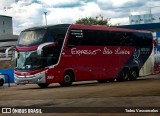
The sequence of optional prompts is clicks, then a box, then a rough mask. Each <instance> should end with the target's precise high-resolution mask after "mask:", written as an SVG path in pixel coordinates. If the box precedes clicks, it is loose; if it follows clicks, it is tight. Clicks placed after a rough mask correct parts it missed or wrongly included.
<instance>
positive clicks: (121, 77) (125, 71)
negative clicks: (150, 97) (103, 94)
mask: <svg viewBox="0 0 160 116" xmlns="http://www.w3.org/2000/svg"><path fill="white" fill-rule="evenodd" d="M128 79H129V70H128V69H127V68H124V69H123V70H122V71H121V73H120V75H119V76H118V77H117V79H116V80H117V81H127V80H128Z"/></svg>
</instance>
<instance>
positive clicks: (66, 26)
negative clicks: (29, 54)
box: [23, 24, 70, 31]
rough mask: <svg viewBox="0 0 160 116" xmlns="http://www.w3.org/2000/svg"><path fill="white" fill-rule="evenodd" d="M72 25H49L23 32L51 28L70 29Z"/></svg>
mask: <svg viewBox="0 0 160 116" xmlns="http://www.w3.org/2000/svg"><path fill="white" fill-rule="evenodd" d="M69 26H70V24H57V25H47V26H37V27H31V28H28V29H25V30H23V31H30V30H38V29H49V28H68V27H69Z"/></svg>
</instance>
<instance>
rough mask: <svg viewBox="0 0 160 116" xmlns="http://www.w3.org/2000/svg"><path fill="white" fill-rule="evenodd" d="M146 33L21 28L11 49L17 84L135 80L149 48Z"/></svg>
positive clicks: (95, 27) (71, 27) (62, 27)
mask: <svg viewBox="0 0 160 116" xmlns="http://www.w3.org/2000/svg"><path fill="white" fill-rule="evenodd" d="M152 43H153V42H152V34H151V33H150V32H148V31H138V30H129V29H122V28H115V27H107V26H98V25H78V24H60V25H52V26H42V27H34V28H29V29H26V30H24V31H22V32H21V34H20V37H19V39H18V42H17V45H16V51H15V71H14V78H15V83H17V84H31V83H35V84H38V85H39V86H40V87H41V88H45V87H47V86H48V85H49V84H50V83H60V85H61V86H69V85H71V84H72V82H75V81H88V80H98V82H107V81H114V80H115V79H116V80H117V81H126V80H136V79H137V77H138V76H139V71H140V69H141V67H142V66H143V65H144V63H145V62H146V60H147V59H148V57H149V56H150V54H151V52H152V48H153V44H152Z"/></svg>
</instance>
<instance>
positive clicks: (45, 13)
mask: <svg viewBox="0 0 160 116" xmlns="http://www.w3.org/2000/svg"><path fill="white" fill-rule="evenodd" d="M44 15H45V21H46V25H47V17H46V15H47V12H44Z"/></svg>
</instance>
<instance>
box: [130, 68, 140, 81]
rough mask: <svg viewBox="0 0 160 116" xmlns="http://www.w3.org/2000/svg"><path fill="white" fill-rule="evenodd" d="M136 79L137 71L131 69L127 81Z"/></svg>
mask: <svg viewBox="0 0 160 116" xmlns="http://www.w3.org/2000/svg"><path fill="white" fill-rule="evenodd" d="M137 77H138V70H137V69H136V68H133V69H131V70H130V76H129V80H136V79H137Z"/></svg>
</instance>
